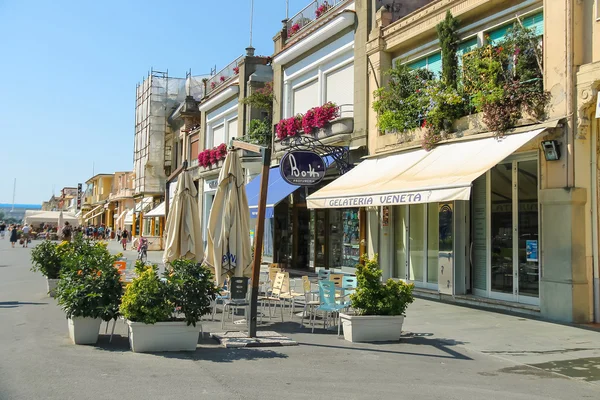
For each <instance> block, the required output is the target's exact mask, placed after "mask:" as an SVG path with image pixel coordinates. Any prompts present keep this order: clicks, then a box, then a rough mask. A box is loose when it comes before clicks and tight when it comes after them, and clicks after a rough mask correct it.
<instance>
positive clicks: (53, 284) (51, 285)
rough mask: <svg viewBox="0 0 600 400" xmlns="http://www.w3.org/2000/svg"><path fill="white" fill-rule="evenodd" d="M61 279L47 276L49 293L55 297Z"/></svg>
mask: <svg viewBox="0 0 600 400" xmlns="http://www.w3.org/2000/svg"><path fill="white" fill-rule="evenodd" d="M58 281H59V279H50V278H46V286H47V287H48V295H49V296H50V297H54V295H55V293H56V286H57V285H58Z"/></svg>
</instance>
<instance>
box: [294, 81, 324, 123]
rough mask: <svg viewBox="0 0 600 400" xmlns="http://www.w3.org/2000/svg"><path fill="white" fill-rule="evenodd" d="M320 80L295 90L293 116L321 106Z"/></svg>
mask: <svg viewBox="0 0 600 400" xmlns="http://www.w3.org/2000/svg"><path fill="white" fill-rule="evenodd" d="M318 83H319V82H318V80H316V79H315V80H313V81H311V82H310V83H307V84H305V85H302V86H300V87H296V88H293V89H292V90H293V96H292V99H293V102H294V103H293V104H292V110H293V113H292V115H296V114H303V113H305V112H306V111H307V110H310V109H311V108H313V107H316V106H319V105H320V104H319V84H318Z"/></svg>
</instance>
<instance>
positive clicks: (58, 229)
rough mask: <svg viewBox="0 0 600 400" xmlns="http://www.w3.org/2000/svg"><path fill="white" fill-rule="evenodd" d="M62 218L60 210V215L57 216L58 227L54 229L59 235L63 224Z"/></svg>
mask: <svg viewBox="0 0 600 400" xmlns="http://www.w3.org/2000/svg"><path fill="white" fill-rule="evenodd" d="M63 220H64V216H63V212H62V210H60V214H58V226H57V227H56V232H57V233H58V234H59V235H60V230H61V229H62V227H63V225H64V224H65V223H64V221H63Z"/></svg>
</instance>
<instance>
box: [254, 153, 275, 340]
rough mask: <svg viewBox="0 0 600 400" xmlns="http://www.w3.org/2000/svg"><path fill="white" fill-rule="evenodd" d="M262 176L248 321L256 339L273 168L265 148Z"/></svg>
mask: <svg viewBox="0 0 600 400" xmlns="http://www.w3.org/2000/svg"><path fill="white" fill-rule="evenodd" d="M261 153H262V163H263V166H262V174H261V177H260V192H259V193H260V194H259V195H258V215H257V217H256V231H255V233H254V260H253V261H254V262H253V263H252V293H251V295H252V297H251V298H250V319H249V321H248V324H249V326H248V337H251V338H253V337H256V321H257V312H258V283H259V282H258V281H259V279H260V263H261V256H262V246H263V236H264V230H265V213H266V209H267V190H268V187H269V169H270V166H271V149H270V148H263V149H261Z"/></svg>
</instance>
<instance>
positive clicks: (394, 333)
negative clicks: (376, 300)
mask: <svg viewBox="0 0 600 400" xmlns="http://www.w3.org/2000/svg"><path fill="white" fill-rule="evenodd" d="M340 318H341V320H342V326H343V328H344V339H346V340H347V341H349V342H389V341H395V340H399V339H400V336H401V335H402V324H403V323H404V316H403V315H392V316H390V315H354V314H344V313H340Z"/></svg>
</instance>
